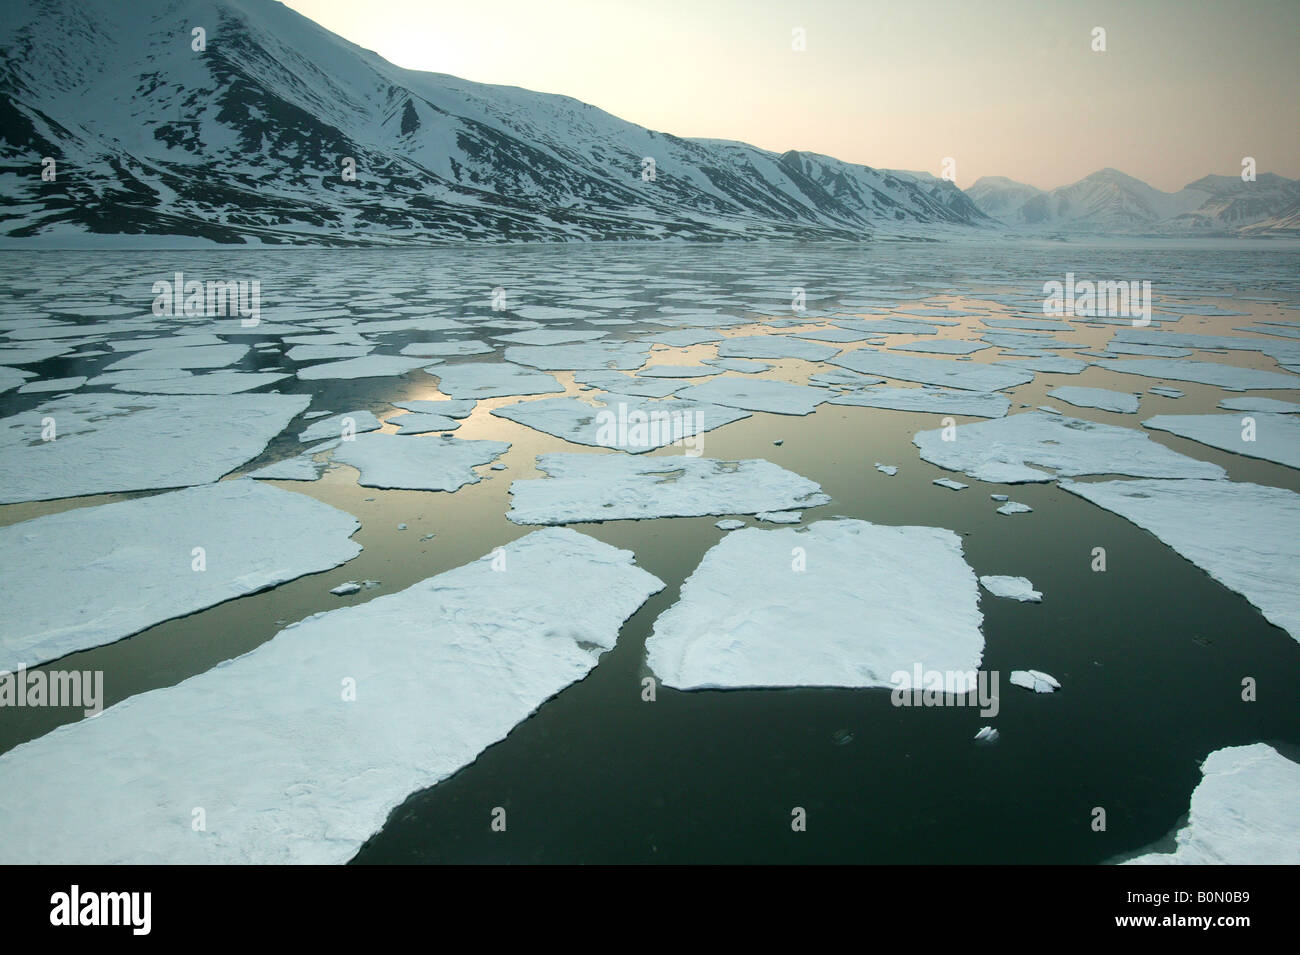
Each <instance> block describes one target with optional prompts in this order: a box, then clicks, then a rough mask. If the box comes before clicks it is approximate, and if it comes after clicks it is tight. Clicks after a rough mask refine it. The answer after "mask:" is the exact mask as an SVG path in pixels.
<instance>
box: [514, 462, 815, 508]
mask: <svg viewBox="0 0 1300 955" xmlns="http://www.w3.org/2000/svg"><path fill="white" fill-rule="evenodd" d="M537 468H538V470H539V471H544V472H545V473H546V474H548V475H549V477H546V478H538V479H533V480H521V481H515V482H514V483H512V484H511V485H510V493H511V495H512V501H511V508H510V512H509V513H508V514H507V515H506V517H508V518H509V519H510V520H511V521H513V522H514V523H516V524H571V523H578V522H583V521H616V520H639V519H644V518H652V517H703V516H704V515H709V514H757V513H759V512H760V511H762V512H766V511H788V510H795V509H798V508H805V507H815V506H817V505H819V504H826V503H828V502H829V501H830V498H829V497H827V496H826V495H825V494H823V493H821V487H820V485H818V484H817V483H816V482H814V481H810V480H808V479H807V478H805V477H801V476H800V475H798V474H795V473H793V472H791V471H787V470H786V469H785V468H782V467H778V466H777V465H775V464H773V463H771V462H770V461H763V460H757V459H755V460H748V461H718V460H714V459H712V458H692V457H687V456H686V455H682V456H673V457H654V458H640V457H629V456H627V455H622V454H542V455H538V457H537Z"/></svg>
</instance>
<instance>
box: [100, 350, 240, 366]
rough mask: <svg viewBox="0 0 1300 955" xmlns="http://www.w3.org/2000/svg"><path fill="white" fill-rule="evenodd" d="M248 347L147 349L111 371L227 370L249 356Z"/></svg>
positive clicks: (126, 358) (123, 359)
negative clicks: (152, 369)
mask: <svg viewBox="0 0 1300 955" xmlns="http://www.w3.org/2000/svg"><path fill="white" fill-rule="evenodd" d="M248 350H249V349H248V346H247V345H198V346H195V347H193V348H187V347H181V348H148V349H145V350H143V351H137V352H132V353H131V354H129V355H127V356H126V357H125V358H120V359H118V360H117V361H115V362H113V364H111V365H109V366H108V369H107V370H109V371H121V370H124V369H144V368H169V369H174V368H225V367H226V366H227V365H233V364H235V362H237V361H239V360H240V359H242V358H243V357H244V356H245V355H247V354H248Z"/></svg>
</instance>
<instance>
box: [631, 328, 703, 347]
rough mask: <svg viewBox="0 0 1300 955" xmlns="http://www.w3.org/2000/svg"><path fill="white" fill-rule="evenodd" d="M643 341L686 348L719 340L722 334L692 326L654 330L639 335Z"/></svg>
mask: <svg viewBox="0 0 1300 955" xmlns="http://www.w3.org/2000/svg"><path fill="white" fill-rule="evenodd" d="M640 340H641V341H643V342H656V343H660V344H663V345H671V346H673V347H674V348H688V347H690V346H691V345H703V344H704V343H706V342H720V341H722V336H721V335H719V334H718V333H717V332H710V331H703V330H700V329H694V328H679V329H675V330H673V331H655V332H651V333H650V334H649V335H643V336H641V339H640Z"/></svg>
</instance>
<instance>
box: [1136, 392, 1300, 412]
mask: <svg viewBox="0 0 1300 955" xmlns="http://www.w3.org/2000/svg"><path fill="white" fill-rule="evenodd" d="M1151 390H1152V391H1155V389H1154V388H1152V389H1151ZM1219 407H1220V408H1223V409H1225V410H1227V411H1264V412H1272V413H1273V414H1297V413H1300V404H1297V403H1296V402H1294V401H1279V400H1278V399H1276V398H1250V397H1246V398H1224V399H1223V400H1222V401H1220V402H1219Z"/></svg>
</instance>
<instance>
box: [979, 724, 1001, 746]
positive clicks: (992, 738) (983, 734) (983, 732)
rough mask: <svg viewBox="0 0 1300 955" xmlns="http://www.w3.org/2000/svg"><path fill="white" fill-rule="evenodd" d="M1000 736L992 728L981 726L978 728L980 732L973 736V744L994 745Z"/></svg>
mask: <svg viewBox="0 0 1300 955" xmlns="http://www.w3.org/2000/svg"><path fill="white" fill-rule="evenodd" d="M1001 735H1002V734H1001V733H999V732H998V731H997V730H996V729H994V728H993V727H992V726H982V727H980V731H979V732H978V733H976V734H975V742H977V743H996V742H997V741H998V737H999V736H1001Z"/></svg>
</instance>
